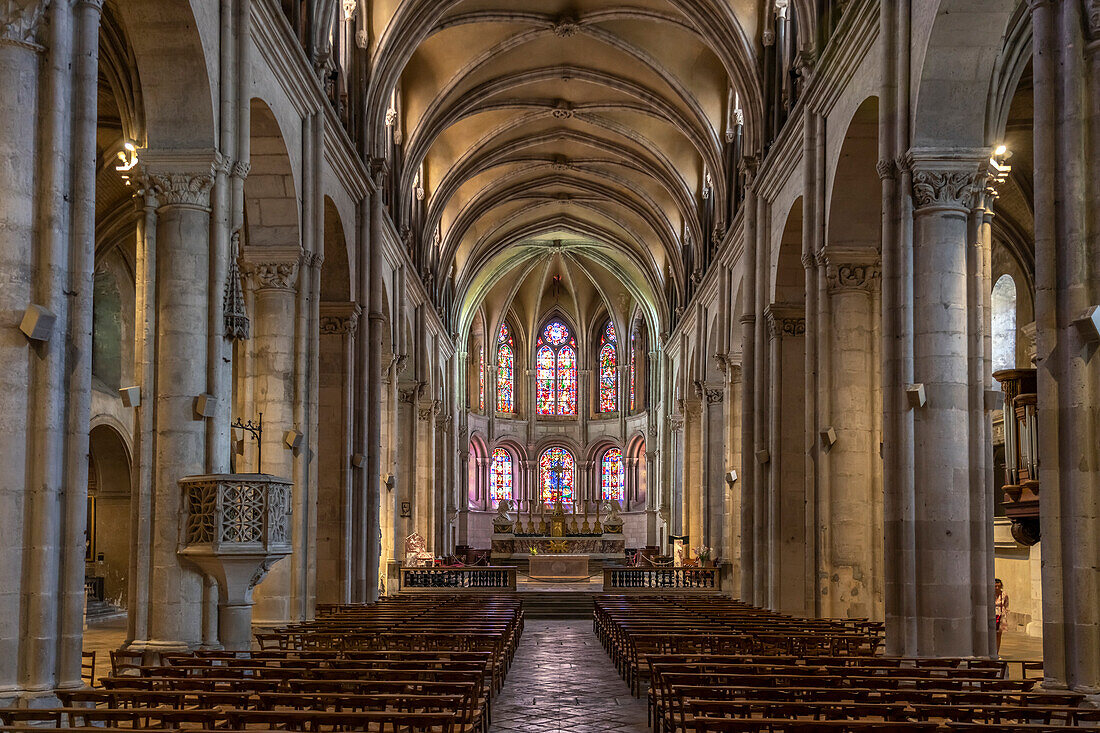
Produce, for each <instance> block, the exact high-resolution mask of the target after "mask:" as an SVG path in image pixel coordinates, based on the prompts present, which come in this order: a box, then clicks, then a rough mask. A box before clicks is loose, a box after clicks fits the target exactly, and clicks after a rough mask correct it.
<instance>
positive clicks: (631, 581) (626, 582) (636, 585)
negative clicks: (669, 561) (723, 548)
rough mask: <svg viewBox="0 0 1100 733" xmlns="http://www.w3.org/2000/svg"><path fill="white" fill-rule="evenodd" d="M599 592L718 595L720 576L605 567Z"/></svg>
mask: <svg viewBox="0 0 1100 733" xmlns="http://www.w3.org/2000/svg"><path fill="white" fill-rule="evenodd" d="M603 589H604V592H607V593H610V592H616V593H635V592H636V593H653V592H661V591H674V592H676V593H721V592H722V577H721V573H720V572H719V569H718V568H693V567H680V568H628V567H605V568H604V569H603Z"/></svg>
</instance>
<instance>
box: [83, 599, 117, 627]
mask: <svg viewBox="0 0 1100 733" xmlns="http://www.w3.org/2000/svg"><path fill="white" fill-rule="evenodd" d="M125 615H126V609H125V608H119V607H118V606H116V605H114V604H113V603H110V602H108V601H99V600H93V599H91V598H89V599H88V606H87V610H86V612H85V618H87V620H88V621H90V622H96V621H104V620H106V619H111V618H118V617H121V616H125Z"/></svg>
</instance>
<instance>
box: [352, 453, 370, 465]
mask: <svg viewBox="0 0 1100 733" xmlns="http://www.w3.org/2000/svg"><path fill="white" fill-rule="evenodd" d="M366 463H367V457H366V456H365V455H363V454H362V453H356V454H354V455H353V456H352V457H351V465H353V466H355V467H356V468H362V467H363V466H365V465H366Z"/></svg>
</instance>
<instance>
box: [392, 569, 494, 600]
mask: <svg viewBox="0 0 1100 733" xmlns="http://www.w3.org/2000/svg"><path fill="white" fill-rule="evenodd" d="M515 589H516V568H515V567H514V566H509V565H497V566H493V565H490V566H486V567H464V568H401V586H400V592H402V593H455V592H459V593H499V592H501V591H515Z"/></svg>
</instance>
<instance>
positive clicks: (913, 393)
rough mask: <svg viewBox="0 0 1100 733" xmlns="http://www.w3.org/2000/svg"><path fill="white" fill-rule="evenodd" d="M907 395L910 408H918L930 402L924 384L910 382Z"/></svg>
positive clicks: (906, 390)
mask: <svg viewBox="0 0 1100 733" xmlns="http://www.w3.org/2000/svg"><path fill="white" fill-rule="evenodd" d="M905 397H906V399H908V400H909V409H911V410H916V409H917V408H920V407H924V406H925V405H926V404H928V397H927V396H926V395H925V393H924V384H923V383H917V384H910V385H908V386H906V388H905Z"/></svg>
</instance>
